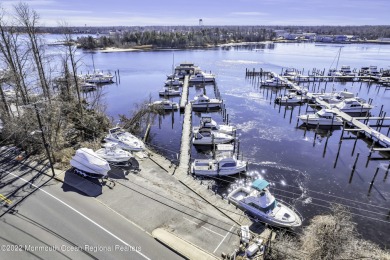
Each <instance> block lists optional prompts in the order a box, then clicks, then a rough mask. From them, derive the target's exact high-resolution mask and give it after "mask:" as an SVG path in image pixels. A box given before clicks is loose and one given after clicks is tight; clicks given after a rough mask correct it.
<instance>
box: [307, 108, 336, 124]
mask: <svg viewBox="0 0 390 260" xmlns="http://www.w3.org/2000/svg"><path fill="white" fill-rule="evenodd" d="M299 119H300V120H302V122H303V123H304V124H307V125H319V126H332V125H334V126H340V125H342V124H343V120H342V119H341V118H340V117H338V116H336V115H335V114H334V112H333V111H332V110H331V109H321V110H320V111H317V112H316V113H314V114H307V115H300V116H299Z"/></svg>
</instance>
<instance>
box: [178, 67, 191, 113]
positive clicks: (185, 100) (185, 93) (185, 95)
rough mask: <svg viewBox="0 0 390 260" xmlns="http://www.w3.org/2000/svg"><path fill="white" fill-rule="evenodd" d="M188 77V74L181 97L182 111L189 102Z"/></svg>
mask: <svg viewBox="0 0 390 260" xmlns="http://www.w3.org/2000/svg"><path fill="white" fill-rule="evenodd" d="M188 79H189V76H188V75H186V76H185V77H184V83H183V91H182V93H181V99H180V111H184V108H185V107H186V105H187V103H188V86H189V84H188Z"/></svg>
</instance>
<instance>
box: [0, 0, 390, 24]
mask: <svg viewBox="0 0 390 260" xmlns="http://www.w3.org/2000/svg"><path fill="white" fill-rule="evenodd" d="M18 2H19V0H0V3H1V5H2V6H3V8H5V9H6V10H11V7H12V5H13V4H16V3H18ZM24 2H26V3H28V4H29V5H30V6H31V7H32V8H33V9H35V10H36V11H37V12H38V14H39V15H40V18H41V20H40V21H41V24H42V25H45V26H57V25H58V24H59V22H64V21H65V22H66V23H67V24H69V25H70V26H83V25H87V26H114V25H124V26H143V25H197V24H198V21H199V19H200V18H202V19H203V24H204V25H390V15H389V11H390V0H371V1H369V0H301V1H293V0H225V1H222V0H221V1H215V0H214V1H213V0H208V1H206V0H196V1H183V0H180V1H179V0H162V1H161V0H140V1H133V0H127V1H126V0H105V1H101V0H95V1H93V0H28V1H24Z"/></svg>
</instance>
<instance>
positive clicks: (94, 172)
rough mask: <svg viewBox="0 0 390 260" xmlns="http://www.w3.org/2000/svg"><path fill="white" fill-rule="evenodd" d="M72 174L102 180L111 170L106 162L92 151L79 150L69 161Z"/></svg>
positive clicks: (86, 149)
mask: <svg viewBox="0 0 390 260" xmlns="http://www.w3.org/2000/svg"><path fill="white" fill-rule="evenodd" d="M70 165H72V166H73V168H74V172H75V173H76V174H79V175H81V176H83V177H91V178H103V177H105V176H107V172H108V171H109V170H111V168H110V165H109V163H108V162H107V160H105V159H103V158H102V157H100V156H99V155H98V154H96V153H95V152H94V151H93V150H92V149H88V148H80V149H78V150H77V151H76V154H75V155H74V156H73V157H72V159H70Z"/></svg>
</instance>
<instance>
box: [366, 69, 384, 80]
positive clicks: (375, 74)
mask: <svg viewBox="0 0 390 260" xmlns="http://www.w3.org/2000/svg"><path fill="white" fill-rule="evenodd" d="M368 74H369V75H370V76H373V77H377V78H380V77H381V76H382V73H381V72H379V71H378V67H377V66H370V67H369V68H368Z"/></svg>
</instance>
